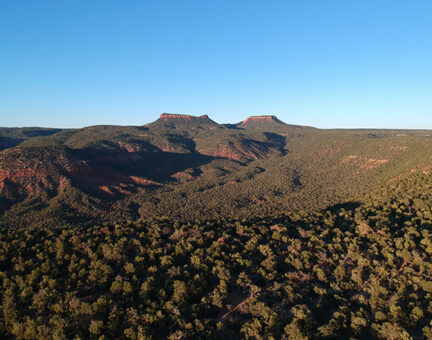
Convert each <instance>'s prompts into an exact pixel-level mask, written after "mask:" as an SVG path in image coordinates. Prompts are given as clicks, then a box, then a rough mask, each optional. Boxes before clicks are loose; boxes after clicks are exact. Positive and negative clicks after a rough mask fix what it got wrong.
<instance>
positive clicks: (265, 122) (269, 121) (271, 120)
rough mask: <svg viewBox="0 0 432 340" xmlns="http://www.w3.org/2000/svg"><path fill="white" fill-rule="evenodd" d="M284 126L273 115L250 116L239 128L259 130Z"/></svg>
mask: <svg viewBox="0 0 432 340" xmlns="http://www.w3.org/2000/svg"><path fill="white" fill-rule="evenodd" d="M283 125H286V124H285V123H284V122H282V121H281V120H279V119H278V118H277V117H276V116H273V115H263V116H250V117H248V118H246V119H245V120H244V121H242V122H241V123H239V124H238V126H240V127H243V128H248V127H252V128H259V127H269V126H283Z"/></svg>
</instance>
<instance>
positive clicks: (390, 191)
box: [0, 174, 432, 339]
mask: <svg viewBox="0 0 432 340" xmlns="http://www.w3.org/2000/svg"><path fill="white" fill-rule="evenodd" d="M431 188H432V178H431V176H430V174H416V175H412V176H408V177H406V178H403V179H401V180H396V181H393V182H392V183H391V184H390V185H387V186H385V187H383V188H381V189H377V190H376V191H375V192H374V193H373V194H370V195H368V196H367V197H364V198H363V200H362V201H359V202H346V203H345V204H340V205H336V206H332V207H329V208H328V209H324V210H321V211H318V212H313V211H298V212H295V213H288V212H287V213H284V214H279V215H273V216H270V217H267V218H254V217H250V218H244V219H232V218H222V217H220V218H218V219H200V220H191V221H188V222H185V221H182V220H176V219H174V218H159V219H155V218H149V219H144V218H141V219H140V220H136V221H126V220H120V221H118V222H106V223H103V224H99V225H93V226H91V227H88V226H86V227H83V226H80V225H76V226H74V227H73V226H72V227H71V226H68V227H62V226H60V225H59V226H34V227H26V226H22V227H21V228H8V229H6V228H2V229H1V230H0V245H1V246H0V296H2V301H1V306H0V315H1V316H0V337H3V338H8V337H16V338H18V339H46V338H52V339H65V338H70V339H113V338H125V339H151V338H168V339H212V338H214V339H221V338H226V339H238V338H248V339H261V338H264V339H271V338H274V339H280V338H282V339H308V338H311V339H312V338H346V339H348V338H362V339H370V338H379V339H420V338H432V323H431V322H430V320H431V318H432V274H431V273H432V262H431V256H432V240H431V235H432V213H431V208H432V200H431V198H432V190H431Z"/></svg>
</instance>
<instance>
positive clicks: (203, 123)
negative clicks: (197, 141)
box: [148, 113, 219, 128]
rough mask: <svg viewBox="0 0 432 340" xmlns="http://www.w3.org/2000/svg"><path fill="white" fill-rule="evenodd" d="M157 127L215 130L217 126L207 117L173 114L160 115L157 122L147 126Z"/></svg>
mask: <svg viewBox="0 0 432 340" xmlns="http://www.w3.org/2000/svg"><path fill="white" fill-rule="evenodd" d="M159 125H168V126H172V127H174V126H183V127H191V128H194V127H205V128H209V127H210V128H212V127H213V128H216V127H218V126H219V124H217V123H216V122H214V121H213V120H211V119H210V118H209V116H208V115H202V116H191V115H183V114H174V113H162V114H161V115H160V117H159V119H158V120H156V121H155V122H154V123H151V124H149V125H148V126H155V127H157V126H159Z"/></svg>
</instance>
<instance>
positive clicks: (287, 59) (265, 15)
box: [0, 0, 432, 129]
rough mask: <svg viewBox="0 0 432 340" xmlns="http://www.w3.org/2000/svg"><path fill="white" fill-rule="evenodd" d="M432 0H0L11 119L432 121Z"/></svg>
mask: <svg viewBox="0 0 432 340" xmlns="http://www.w3.org/2000/svg"><path fill="white" fill-rule="evenodd" d="M431 16H432V1H421V0H416V1H406V0H404V1H398V0H388V1H385V0H373V1H367V0H358V1H354V0H340V1H331V0H325V1H324V0H305V1H303V0H297V1H251V0H248V1H217V0H214V1H210V0H208V1H207V0H200V1H187V0H185V1H179V0H173V1H164V0H158V1H156V0H155V1H150V0H147V1H146V0H141V1H131V0H128V1H108V0H103V1H95V0H91V1H88V0H87V1H80V0H73V1H72V0H64V1H58V0H52V1H44V0H38V1H34V0H28V1H24V0H22V1H21V0H20V1H12V0H0V126H49V127H82V126H88V125H94V124H121V125H141V124H145V123H148V122H150V121H153V120H155V119H156V118H157V117H158V116H159V114H160V113H162V112H173V113H187V114H193V115H200V114H208V115H210V117H212V118H213V119H214V120H216V121H217V122H219V123H227V122H238V121H240V120H242V119H244V118H245V117H247V116H249V115H256V114H276V115H277V116H278V117H279V118H280V119H282V120H283V121H285V122H287V123H293V124H304V125H312V126H317V127H323V128H326V127H388V128H429V129H432V20H431Z"/></svg>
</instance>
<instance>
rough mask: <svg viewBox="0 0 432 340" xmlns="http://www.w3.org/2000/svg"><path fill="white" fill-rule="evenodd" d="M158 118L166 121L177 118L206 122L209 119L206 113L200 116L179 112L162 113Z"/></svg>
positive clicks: (179, 119)
mask: <svg viewBox="0 0 432 340" xmlns="http://www.w3.org/2000/svg"><path fill="white" fill-rule="evenodd" d="M159 119H162V120H164V121H166V122H168V121H171V120H177V121H185V122H192V121H197V122H206V121H211V119H210V118H209V116H208V115H202V116H191V115H180V114H174V113H162V114H161V115H160V117H159Z"/></svg>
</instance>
